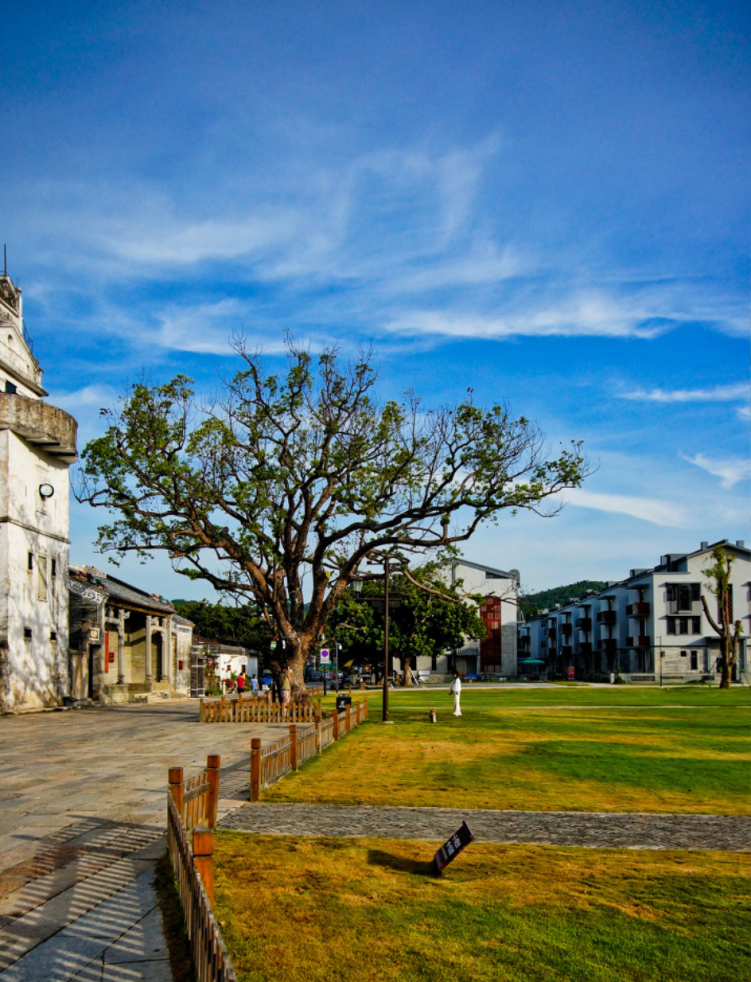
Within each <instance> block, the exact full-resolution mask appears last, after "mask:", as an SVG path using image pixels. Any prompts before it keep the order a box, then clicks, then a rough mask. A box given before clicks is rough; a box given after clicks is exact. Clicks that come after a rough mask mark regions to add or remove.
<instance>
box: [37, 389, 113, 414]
mask: <svg viewBox="0 0 751 982" xmlns="http://www.w3.org/2000/svg"><path fill="white" fill-rule="evenodd" d="M118 395H119V393H118V392H117V391H116V390H115V389H114V388H113V387H112V386H111V385H85V386H84V387H83V388H82V389H77V390H76V391H75V392H56V391H53V392H51V393H50V396H49V401H50V402H51V403H52V405H54V406H57V407H58V408H59V409H64V410H65V412H66V413H70V414H71V415H72V416H75V415H76V413H77V412H81V411H83V410H90V409H91V408H92V406H97V407H100V408H102V407H107V406H111V405H112V404H113V403H114V402H115V400H116V399H117V397H118Z"/></svg>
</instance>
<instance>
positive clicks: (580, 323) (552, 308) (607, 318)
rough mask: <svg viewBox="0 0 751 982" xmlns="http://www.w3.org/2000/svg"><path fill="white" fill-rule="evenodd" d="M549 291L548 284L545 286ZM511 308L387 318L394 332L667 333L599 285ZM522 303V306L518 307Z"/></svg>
mask: <svg viewBox="0 0 751 982" xmlns="http://www.w3.org/2000/svg"><path fill="white" fill-rule="evenodd" d="M547 292H548V293H549V292H550V291H549V290H548V291H547ZM516 307H517V309H515V310H512V311H510V312H509V313H508V314H502V313H499V314H495V315H483V314H467V313H466V312H463V311H461V312H457V313H455V314H452V313H451V312H447V311H444V310H417V311H414V312H404V313H401V314H400V315H399V316H398V317H396V318H395V319H393V320H392V321H390V322H389V323H388V324H387V327H388V329H389V330H391V331H395V332H405V333H410V332H415V331H417V332H420V333H423V334H433V335H443V336H445V337H453V338H467V337H471V338H488V339H496V340H502V339H504V338H514V337H556V336H557V337H575V336H578V337H582V336H583V337H587V336H590V337H592V336H598V337H614V338H627V337H630V338H643V339H649V338H654V337H657V336H658V335H660V334H663V333H664V332H665V331H666V330H669V329H670V325H668V324H662V325H659V326H657V325H650V324H648V323H647V321H648V320H649V318H648V316H647V313H646V311H644V310H640V309H639V308H638V307H635V306H634V305H633V304H632V303H630V302H629V301H628V300H627V299H619V298H616V297H614V296H609V295H607V294H606V293H604V292H600V291H595V290H591V291H582V292H580V293H578V294H576V295H574V296H571V297H562V298H561V300H560V302H559V303H553V302H551V301H550V299H548V300H547V301H545V302H544V303H543V304H536V303H535V302H534V301H530V300H529V299H527V300H526V301H525V303H524V304H523V305H522V304H517V305H516ZM520 307H521V309H519V308H520Z"/></svg>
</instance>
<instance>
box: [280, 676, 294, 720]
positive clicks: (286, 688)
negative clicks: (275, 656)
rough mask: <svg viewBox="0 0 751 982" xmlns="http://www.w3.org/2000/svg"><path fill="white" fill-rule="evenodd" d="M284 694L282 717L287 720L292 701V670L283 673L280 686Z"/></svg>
mask: <svg viewBox="0 0 751 982" xmlns="http://www.w3.org/2000/svg"><path fill="white" fill-rule="evenodd" d="M279 688H280V689H281V693H282V716H283V717H284V718H285V719H286V718H287V711H288V708H289V703H290V699H291V698H292V669H291V668H285V669H284V672H283V673H282V681H281V684H280V686H279Z"/></svg>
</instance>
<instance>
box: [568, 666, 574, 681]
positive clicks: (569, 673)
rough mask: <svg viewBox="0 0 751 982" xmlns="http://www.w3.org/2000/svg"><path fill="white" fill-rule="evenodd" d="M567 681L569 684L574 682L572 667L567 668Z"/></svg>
mask: <svg viewBox="0 0 751 982" xmlns="http://www.w3.org/2000/svg"><path fill="white" fill-rule="evenodd" d="M568 680H569V682H573V681H574V666H573V665H569V667H568Z"/></svg>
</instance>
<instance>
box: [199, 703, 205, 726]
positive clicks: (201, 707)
mask: <svg viewBox="0 0 751 982" xmlns="http://www.w3.org/2000/svg"><path fill="white" fill-rule="evenodd" d="M203 714H204V708H203V699H199V701H198V722H199V723H203Z"/></svg>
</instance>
